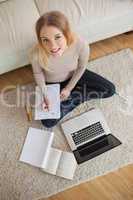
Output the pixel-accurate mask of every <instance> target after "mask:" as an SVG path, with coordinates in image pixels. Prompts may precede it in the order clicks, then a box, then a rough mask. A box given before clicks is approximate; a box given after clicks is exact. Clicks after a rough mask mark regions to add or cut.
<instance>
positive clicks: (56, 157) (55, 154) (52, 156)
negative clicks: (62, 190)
mask: <svg viewBox="0 0 133 200" xmlns="http://www.w3.org/2000/svg"><path fill="white" fill-rule="evenodd" d="M61 155H62V151H61V150H59V149H55V148H51V149H50V153H49V157H48V159H47V163H46V164H45V165H43V166H42V167H43V170H44V171H45V172H48V173H50V174H54V175H55V174H56V171H57V169H58V165H59V162H60V158H61Z"/></svg>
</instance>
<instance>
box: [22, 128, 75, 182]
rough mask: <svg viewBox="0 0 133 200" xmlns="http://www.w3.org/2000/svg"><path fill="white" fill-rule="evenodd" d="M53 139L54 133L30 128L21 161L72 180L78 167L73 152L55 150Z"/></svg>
mask: <svg viewBox="0 0 133 200" xmlns="http://www.w3.org/2000/svg"><path fill="white" fill-rule="evenodd" d="M53 139H54V132H50V131H46V130H42V129H37V128H32V127H30V128H29V130H28V134H27V137H26V139H25V143H24V146H23V149H22V153H21V155H20V159H19V160H20V161H21V162H25V163H28V164H30V165H32V166H35V167H39V168H40V169H41V170H42V171H44V172H47V173H50V174H52V175H56V176H60V177H63V178H66V179H70V180H72V179H73V177H74V173H75V170H76V167H77V162H76V159H75V157H74V155H73V153H71V152H65V151H62V150H60V149H56V148H53V147H52V143H53Z"/></svg>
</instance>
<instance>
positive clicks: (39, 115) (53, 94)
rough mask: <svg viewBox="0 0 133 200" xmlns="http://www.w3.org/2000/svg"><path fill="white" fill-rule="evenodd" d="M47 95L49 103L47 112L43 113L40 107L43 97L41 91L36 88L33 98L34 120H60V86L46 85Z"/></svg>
mask: <svg viewBox="0 0 133 200" xmlns="http://www.w3.org/2000/svg"><path fill="white" fill-rule="evenodd" d="M46 87H47V95H48V98H49V100H50V102H51V108H50V110H49V111H44V109H43V107H42V102H43V95H42V91H41V89H40V88H39V87H38V86H37V87H36V96H35V120H40V119H58V118H60V85H59V84H47V86H46Z"/></svg>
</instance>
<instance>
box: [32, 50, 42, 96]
mask: <svg viewBox="0 0 133 200" xmlns="http://www.w3.org/2000/svg"><path fill="white" fill-rule="evenodd" d="M30 63H31V65H32V71H33V76H34V78H35V82H36V84H37V85H38V86H39V87H40V88H41V90H42V93H43V95H45V94H46V83H45V75H44V73H43V69H42V67H41V66H40V65H39V62H38V60H37V55H36V53H35V52H34V53H33V52H32V55H30Z"/></svg>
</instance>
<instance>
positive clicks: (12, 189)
mask: <svg viewBox="0 0 133 200" xmlns="http://www.w3.org/2000/svg"><path fill="white" fill-rule="evenodd" d="M88 69H90V70H92V71H94V72H96V73H99V74H100V75H102V76H104V77H106V78H107V79H109V80H110V81H112V82H114V84H115V85H116V88H117V92H118V93H119V95H121V97H119V96H118V95H114V96H113V97H110V98H107V99H102V100H91V101H88V102H87V103H84V104H82V105H80V106H79V107H78V108H76V109H75V110H74V111H72V112H71V113H69V114H67V115H66V116H65V117H64V118H63V119H62V121H63V120H66V119H68V118H69V117H72V116H74V115H77V114H79V112H84V111H85V110H87V109H89V108H91V107H92V106H93V107H99V108H100V109H101V110H102V111H103V113H104V115H105V118H106V120H107V122H108V125H109V127H110V129H111V130H112V133H113V134H114V135H115V136H116V137H118V138H119V139H120V140H121V141H122V145H120V146H118V147H116V148H114V149H112V150H110V151H108V152H106V153H104V154H101V155H100V156H98V157H96V158H94V159H92V160H89V161H87V162H85V163H83V164H81V165H79V166H78V168H77V170H76V174H75V176H74V179H73V180H72V181H70V180H66V179H63V178H60V177H56V176H53V175H50V174H47V173H44V172H42V171H41V170H39V169H38V168H35V167H32V166H30V165H27V164H24V163H21V162H19V161H18V159H19V156H20V153H21V150H22V147H23V143H24V140H25V137H26V134H27V130H28V127H30V126H32V127H36V128H43V126H42V125H41V123H40V122H39V121H33V122H31V123H30V122H27V118H26V114H25V110H24V108H23V107H22V106H21V107H16V106H15V107H6V106H5V105H3V103H2V98H1V99H0V199H1V200H33V199H38V198H42V197H48V196H51V195H53V194H56V193H58V192H60V191H63V190H65V189H67V188H70V187H72V186H74V185H78V184H79V183H82V182H85V181H88V180H91V179H93V178H95V177H98V176H101V175H103V174H107V173H108V172H110V171H114V170H116V169H118V168H120V167H123V166H125V165H127V164H130V163H133V105H132V103H133V53H132V51H131V50H130V49H125V50H121V51H119V52H116V53H113V54H110V55H108V56H104V57H102V58H99V59H97V60H94V61H91V62H89V64H88ZM27 88H29V89H30V90H31V91H32V90H34V84H32V85H28V86H27ZM21 90H24V88H23V87H21ZM1 97H2V95H1ZM22 98H23V96H22ZM123 98H124V99H125V100H124V99H123ZM5 101H6V102H8V103H10V104H11V103H12V104H13V103H14V102H15V101H16V90H14V91H10V92H7V93H6V95H5ZM17 103H18V102H17ZM54 132H55V138H54V145H53V146H54V147H57V148H61V149H63V150H68V151H69V150H70V149H69V147H68V145H67V142H66V140H65V137H64V136H63V134H62V132H61V130H60V124H58V125H57V126H56V127H55V128H54ZM68 167H69V166H68Z"/></svg>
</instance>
